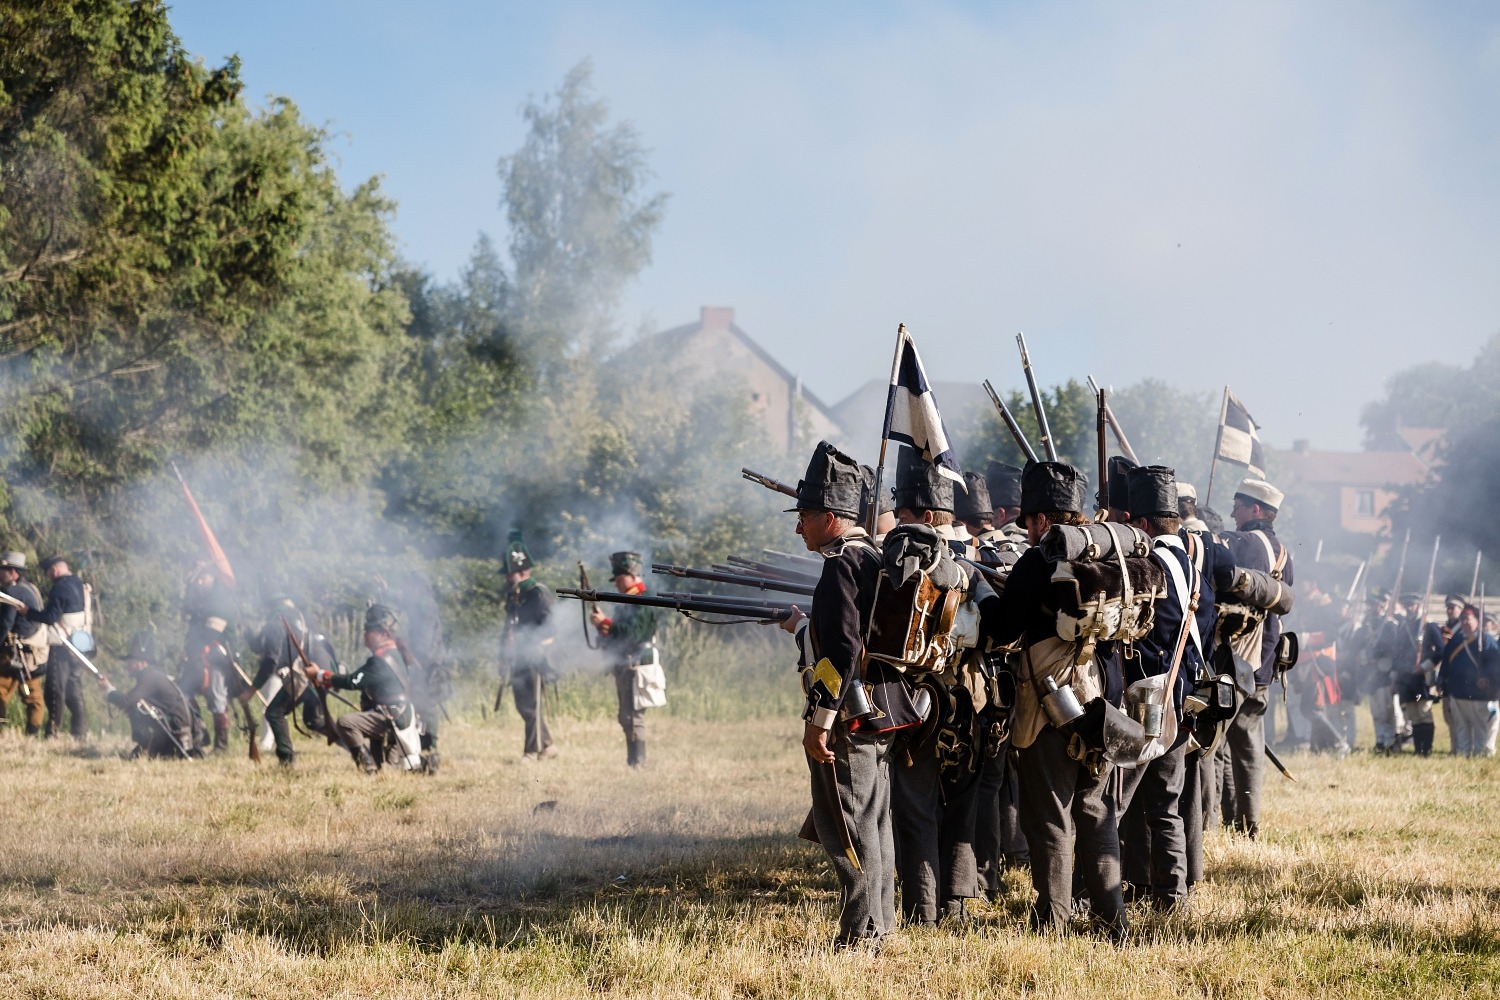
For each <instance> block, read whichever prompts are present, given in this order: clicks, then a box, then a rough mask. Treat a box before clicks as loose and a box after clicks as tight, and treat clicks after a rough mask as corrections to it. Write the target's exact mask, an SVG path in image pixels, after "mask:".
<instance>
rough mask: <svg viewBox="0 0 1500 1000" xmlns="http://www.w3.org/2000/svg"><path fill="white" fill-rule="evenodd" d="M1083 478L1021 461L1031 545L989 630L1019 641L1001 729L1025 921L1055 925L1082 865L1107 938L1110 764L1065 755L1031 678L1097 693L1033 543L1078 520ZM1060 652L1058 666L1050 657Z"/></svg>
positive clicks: (1116, 927) (1115, 903)
mask: <svg viewBox="0 0 1500 1000" xmlns="http://www.w3.org/2000/svg"><path fill="white" fill-rule="evenodd" d="M1087 488H1088V487H1087V479H1086V477H1085V476H1084V475H1083V473H1081V472H1079V471H1078V470H1077V469H1075V468H1073V467H1072V466H1070V465H1065V464H1063V463H1061V462H1035V463H1032V464H1031V465H1028V466H1027V467H1026V471H1025V476H1024V478H1023V480H1022V485H1021V522H1022V523H1023V524H1024V525H1025V526H1026V531H1027V535H1028V539H1029V541H1030V542H1031V544H1032V546H1033V548H1030V549H1028V550H1027V551H1026V554H1025V555H1023V556H1021V558H1020V561H1018V562H1017V563H1016V566H1015V568H1014V569H1013V570H1011V574H1010V577H1009V578H1008V579H1007V581H1006V584H1005V590H1004V592H1003V593H1001V595H1000V625H999V631H998V635H997V636H996V639H997V640H998V641H999V642H1000V643H1002V644H1004V645H1011V644H1013V643H1019V644H1020V646H1021V647H1022V652H1021V653H1020V654H1019V659H1020V662H1021V664H1022V665H1023V671H1024V673H1025V676H1019V677H1017V689H1016V708H1015V711H1014V713H1013V715H1012V722H1011V739H1012V742H1013V745H1014V746H1015V747H1016V755H1017V768H1018V772H1019V778H1020V791H1021V805H1020V820H1021V828H1022V830H1023V831H1024V832H1025V834H1026V842H1027V845H1028V849H1029V854H1030V859H1031V884H1032V886H1033V887H1034V888H1035V889H1036V892H1037V899H1036V902H1035V903H1034V904H1033V906H1032V911H1031V925H1032V927H1033V928H1034V929H1038V930H1040V929H1044V928H1053V929H1056V930H1065V929H1066V928H1067V926H1068V918H1069V916H1070V914H1071V913H1072V907H1073V872H1074V866H1075V854H1076V864H1077V868H1078V870H1079V872H1080V873H1081V875H1082V882H1083V885H1084V887H1085V888H1086V890H1087V892H1088V896H1089V900H1090V903H1091V905H1092V907H1093V915H1094V917H1095V919H1096V920H1098V921H1099V922H1100V923H1101V924H1102V925H1103V926H1104V928H1105V929H1106V931H1107V932H1108V933H1109V934H1110V935H1111V936H1112V937H1113V938H1114V939H1116V940H1122V939H1123V938H1124V937H1125V935H1126V933H1127V930H1128V926H1127V923H1126V919H1125V903H1124V899H1123V897H1122V894H1121V886H1120V840H1119V830H1118V827H1117V826H1116V816H1115V809H1114V798H1113V797H1112V796H1111V795H1110V794H1109V789H1110V786H1111V785H1112V784H1113V777H1114V775H1113V771H1112V768H1111V766H1110V765H1107V764H1106V765H1105V766H1104V768H1103V769H1102V770H1101V772H1100V773H1099V774H1098V775H1097V776H1096V775H1095V774H1093V773H1092V772H1090V771H1089V770H1087V769H1086V768H1085V767H1084V766H1083V765H1082V764H1080V763H1079V762H1078V761H1076V760H1074V759H1073V758H1072V757H1069V756H1068V737H1067V736H1066V735H1064V734H1063V732H1062V731H1061V730H1059V729H1057V728H1055V727H1053V726H1052V725H1050V724H1049V723H1048V722H1047V719H1046V716H1045V715H1044V714H1043V712H1042V709H1041V705H1040V701H1039V698H1038V696H1037V694H1036V691H1035V684H1036V683H1039V681H1038V680H1036V679H1034V678H1033V677H1032V676H1031V671H1033V670H1035V671H1037V675H1038V678H1039V677H1042V676H1055V677H1056V678H1057V680H1058V682H1059V684H1063V683H1071V684H1073V685H1074V687H1075V690H1077V691H1078V693H1079V699H1080V700H1081V701H1089V700H1090V699H1092V698H1093V697H1096V696H1099V695H1102V693H1103V691H1104V685H1105V678H1104V676H1103V670H1102V668H1101V666H1100V664H1099V662H1098V660H1097V658H1095V659H1090V660H1088V661H1086V662H1085V663H1083V664H1079V665H1076V666H1072V664H1073V663H1074V656H1075V649H1074V646H1073V644H1072V643H1068V642H1065V641H1064V640H1063V639H1061V638H1060V637H1059V636H1058V634H1057V614H1056V611H1055V610H1053V609H1052V608H1051V607H1049V601H1050V596H1051V595H1050V592H1049V586H1048V585H1049V581H1050V580H1051V578H1052V572H1053V566H1052V565H1051V564H1050V563H1048V561H1047V560H1046V558H1045V557H1044V556H1043V554H1042V552H1041V550H1040V549H1037V548H1035V547H1034V546H1035V545H1036V543H1037V542H1039V541H1040V540H1041V538H1042V536H1043V535H1045V534H1046V533H1047V531H1048V530H1049V529H1050V528H1051V527H1052V525H1054V524H1083V523H1084V517H1083V514H1082V511H1083V504H1084V494H1085V492H1086V490H1087ZM1064 659H1066V662H1067V664H1069V668H1068V669H1066V670H1064V671H1063V672H1062V673H1061V674H1060V675H1058V674H1054V673H1053V665H1054V664H1061V663H1062V662H1063V660H1064Z"/></svg>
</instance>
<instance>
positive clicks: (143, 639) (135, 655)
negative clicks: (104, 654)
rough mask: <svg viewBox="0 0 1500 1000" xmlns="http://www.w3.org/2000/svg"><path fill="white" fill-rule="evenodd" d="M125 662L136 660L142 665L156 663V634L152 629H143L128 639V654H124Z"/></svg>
mask: <svg viewBox="0 0 1500 1000" xmlns="http://www.w3.org/2000/svg"><path fill="white" fill-rule="evenodd" d="M125 659H126V660H138V661H140V662H143V663H155V662H156V632H155V630H153V629H149V628H143V629H141V630H140V631H138V632H136V633H135V634H134V635H132V636H131V637H130V652H128V653H126V654H125Z"/></svg>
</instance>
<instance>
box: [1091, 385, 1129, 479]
mask: <svg viewBox="0 0 1500 1000" xmlns="http://www.w3.org/2000/svg"><path fill="white" fill-rule="evenodd" d="M1088 380H1089V388H1090V389H1093V390H1094V395H1096V396H1097V395H1099V394H1100V389H1099V383H1098V382H1095V381H1094V376H1092V375H1090V376H1088ZM1104 420H1105V422H1106V423H1108V424H1109V429H1110V430H1112V431H1114V434H1115V443H1116V444H1118V445H1119V446H1120V451H1121V452H1123V453H1124V455H1125V457H1126V458H1128V459H1130V460H1131V461H1132V462H1134V463H1135V464H1137V465H1139V464H1141V460H1140V459H1139V458H1137V457H1136V454H1135V449H1134V448H1132V447H1130V440H1129V439H1128V438H1126V437H1125V429H1124V428H1123V427H1121V426H1120V421H1119V419H1118V418H1117V417H1116V416H1115V411H1114V410H1113V409H1112V408H1111V407H1110V406H1109V405H1108V404H1106V405H1105V407H1104Z"/></svg>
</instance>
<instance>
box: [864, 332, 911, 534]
mask: <svg viewBox="0 0 1500 1000" xmlns="http://www.w3.org/2000/svg"><path fill="white" fill-rule="evenodd" d="M907 337H908V334H907V332H906V324H905V323H897V324H896V353H895V356H894V357H892V358H891V384H890V388H888V389H887V390H886V393H885V420H884V421H882V423H881V427H880V460H879V461H877V462H876V463H875V492H874V494H872V495H871V497H870V509H869V511H868V513H867V514H866V515H865V522H866V523H865V530H866V531H868V532H869V533H870V537H871V538H874V537H875V523H876V522H877V521H878V520H879V519H880V491H881V489H882V488H883V487H884V484H885V447H886V443H887V442H888V441H889V440H890V437H891V418H892V417H893V416H894V415H895V402H896V381H897V380H898V379H899V378H900V377H901V351H902V349H903V348H904V347H905V346H906V340H907Z"/></svg>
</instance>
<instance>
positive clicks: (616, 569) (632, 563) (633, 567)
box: [609, 552, 644, 576]
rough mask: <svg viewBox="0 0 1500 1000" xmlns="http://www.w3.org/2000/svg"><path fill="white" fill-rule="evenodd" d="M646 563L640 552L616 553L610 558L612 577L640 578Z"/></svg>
mask: <svg viewBox="0 0 1500 1000" xmlns="http://www.w3.org/2000/svg"><path fill="white" fill-rule="evenodd" d="M643 568H644V563H643V562H642V561H641V554H640V553H639V552H614V553H611V554H610V557H609V575H610V576H640V575H641V570H642V569H643Z"/></svg>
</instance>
